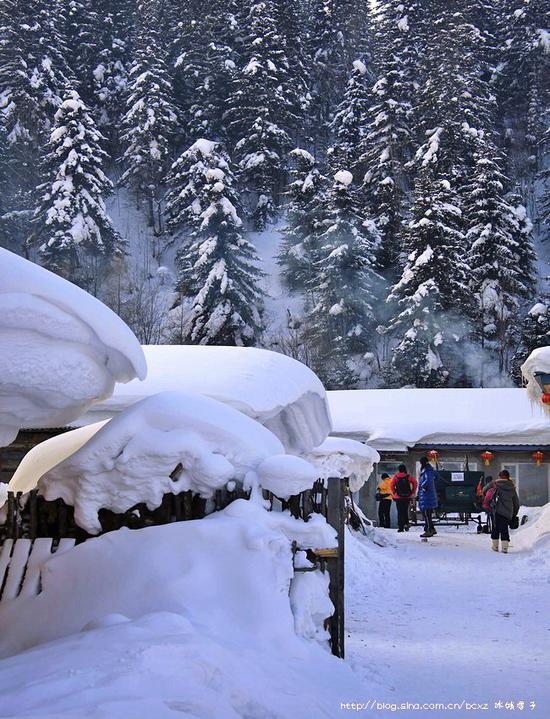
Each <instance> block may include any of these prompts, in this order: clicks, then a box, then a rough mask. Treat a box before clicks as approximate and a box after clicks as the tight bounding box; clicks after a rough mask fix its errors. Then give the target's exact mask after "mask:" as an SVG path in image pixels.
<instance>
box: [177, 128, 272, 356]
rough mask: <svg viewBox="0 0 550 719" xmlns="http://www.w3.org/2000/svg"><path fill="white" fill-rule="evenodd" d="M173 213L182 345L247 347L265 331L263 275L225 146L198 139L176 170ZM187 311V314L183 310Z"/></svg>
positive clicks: (181, 159) (180, 159)
mask: <svg viewBox="0 0 550 719" xmlns="http://www.w3.org/2000/svg"><path fill="white" fill-rule="evenodd" d="M169 181H170V193H169V195H168V205H167V209H168V212H169V216H170V222H171V227H172V228H174V229H175V230H176V231H177V232H178V233H179V234H180V238H181V242H182V245H181V249H180V251H179V253H178V257H177V264H178V271H179V273H178V284H177V290H178V291H179V292H180V294H182V295H183V296H187V297H190V299H191V307H190V310H189V314H188V316H187V317H185V320H184V323H183V328H182V333H181V338H178V339H179V340H180V341H181V342H184V343H185V342H188V343H191V344H214V345H239V346H249V345H254V344H256V343H257V341H258V339H259V335H260V333H261V330H262V318H261V315H262V305H263V293H262V290H261V289H260V286H259V282H260V279H261V276H262V274H261V272H260V270H259V269H258V267H257V261H258V260H257V256H256V253H255V250H254V247H253V245H252V244H251V243H250V242H249V241H248V240H247V239H245V237H244V234H243V229H242V220H241V217H240V214H239V196H238V194H237V191H236V189H235V178H234V176H233V173H232V171H231V168H230V165H229V159H228V157H227V155H226V153H225V152H224V151H223V150H222V149H221V147H220V145H219V144H217V143H215V142H211V141H208V140H204V139H199V140H197V141H196V142H195V143H194V144H193V145H192V146H191V147H190V148H189V149H188V150H186V151H185V152H183V153H182V155H181V156H180V157H179V158H178V159H177V160H176V162H175V163H174V165H173V166H172V169H171V172H170V178H169ZM182 311H183V308H182Z"/></svg>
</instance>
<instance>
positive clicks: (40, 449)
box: [0, 420, 109, 506]
mask: <svg viewBox="0 0 550 719" xmlns="http://www.w3.org/2000/svg"><path fill="white" fill-rule="evenodd" d="M108 421H109V420H103V422H96V424H89V425H87V426H85V427H79V429H73V430H72V431H70V432H64V433H63V434H57V435H56V436H55V437H50V439H46V440H45V441H44V442H40V444H37V445H36V446H35V447H33V448H32V449H31V450H30V452H27V454H26V455H25V456H24V457H23V459H22V460H21V462H20V463H19V465H18V467H17V469H16V470H15V473H14V475H13V476H12V478H11V480H10V482H9V485H7V486H9V489H10V491H11V492H23V493H24V494H26V493H27V492H30V491H31V489H34V488H35V487H36V485H37V484H38V480H39V479H40V477H42V475H43V474H46V472H49V470H50V469H52V468H53V467H55V466H56V464H59V463H60V462H62V461H63V460H64V459H66V458H67V457H70V456H71V454H74V453H75V452H76V451H77V450H79V449H80V448H81V447H82V445H84V444H86V442H87V441H88V440H89V439H91V438H92V437H93V436H94V434H95V433H96V432H98V431H99V430H100V429H101V428H102V427H103V425H104V424H106V423H107V422H108ZM0 506H2V503H1V500H0Z"/></svg>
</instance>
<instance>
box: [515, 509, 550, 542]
mask: <svg viewBox="0 0 550 719" xmlns="http://www.w3.org/2000/svg"><path fill="white" fill-rule="evenodd" d="M523 514H527V516H528V518H529V519H528V521H527V523H526V524H524V525H522V526H521V527H519V528H518V529H517V530H516V531H514V532H512V549H513V551H514V552H515V551H518V550H519V551H521V550H530V549H533V548H534V547H535V545H536V544H537V543H538V542H540V541H541V540H547V539H548V538H549V537H550V504H545V505H544V506H543V507H521V509H520V511H519V516H520V517H522V516H523Z"/></svg>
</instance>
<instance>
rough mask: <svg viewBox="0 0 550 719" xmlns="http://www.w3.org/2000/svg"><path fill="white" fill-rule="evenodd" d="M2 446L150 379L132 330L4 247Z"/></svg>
mask: <svg viewBox="0 0 550 719" xmlns="http://www.w3.org/2000/svg"><path fill="white" fill-rule="evenodd" d="M0 346H1V347H2V352H1V354H0V446H6V445H8V444H9V443H10V442H12V441H13V440H14V439H15V436H16V435H17V432H18V431H19V429H20V428H21V427H55V426H62V425H65V424H67V423H68V422H70V421H72V420H74V419H76V418H77V417H78V416H79V415H81V414H82V413H83V412H85V411H86V410H87V409H88V407H89V406H90V405H91V404H92V403H93V402H96V401H98V400H101V399H106V398H107V397H109V396H110V395H111V394H112V392H113V388H114V386H115V383H116V382H129V381H130V380H132V379H134V378H135V377H138V378H140V379H143V378H144V377H145V375H146V364H145V357H144V354H143V351H142V349H141V347H140V345H139V343H138V341H137V339H136V338H135V337H134V335H133V333H132V332H131V330H130V329H129V328H128V327H127V326H126V325H125V324H124V322H123V321H122V320H121V319H120V318H119V317H117V315H115V314H114V312H112V311H111V310H110V309H108V308H107V307H105V305H103V304H102V303H101V302H99V300H97V299H95V298H94V297H92V296H91V295H89V294H87V293H86V292H84V291H83V290H81V289H80V288H78V287H76V286H75V285H73V284H71V283H70V282H67V281H66V280H64V279H62V278H60V277H57V276H56V275H54V274H52V273H51V272H48V271H47V270H45V269H44V268H42V267H39V266H38V265H35V264H33V263H32V262H29V261H27V260H25V259H23V258H22V257H19V256H18V255H15V254H13V253H12V252H8V251H7V250H5V249H3V248H0Z"/></svg>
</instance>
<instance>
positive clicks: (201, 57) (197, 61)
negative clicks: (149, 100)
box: [171, 0, 242, 139]
mask: <svg viewBox="0 0 550 719" xmlns="http://www.w3.org/2000/svg"><path fill="white" fill-rule="evenodd" d="M181 5H182V3H177V7H175V8H174V10H173V14H174V30H173V34H174V40H173V42H172V48H171V63H172V64H173V66H174V90H175V97H176V101H177V103H178V107H179V110H180V114H181V117H182V118H183V121H184V124H185V137H186V139H191V138H200V137H215V138H221V137H225V136H226V132H225V123H224V112H225V108H226V103H227V98H228V95H229V93H230V88H231V82H232V77H233V71H234V70H235V68H236V67H237V64H238V59H237V50H238V41H239V32H240V28H241V25H242V17H241V14H240V10H241V8H240V7H239V3H237V2H236V0H225V2H224V0H212V2H210V3H209V4H208V7H204V4H203V3H201V2H197V0H186V1H185V2H184V3H183V5H184V7H183V11H182V7H181ZM182 17H185V20H181V18H182Z"/></svg>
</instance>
